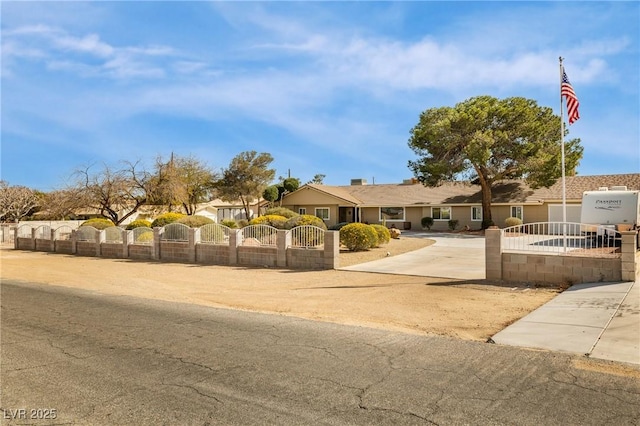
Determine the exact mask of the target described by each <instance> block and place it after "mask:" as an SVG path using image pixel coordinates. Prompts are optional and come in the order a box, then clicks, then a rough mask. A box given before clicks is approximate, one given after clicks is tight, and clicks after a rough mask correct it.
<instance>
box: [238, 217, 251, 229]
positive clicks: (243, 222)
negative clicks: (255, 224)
mask: <svg viewBox="0 0 640 426" xmlns="http://www.w3.org/2000/svg"><path fill="white" fill-rule="evenodd" d="M236 224H237V225H238V228H244V227H245V226H247V225H249V221H248V220H247V219H240V220H238V221H236Z"/></svg>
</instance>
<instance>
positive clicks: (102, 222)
mask: <svg viewBox="0 0 640 426" xmlns="http://www.w3.org/2000/svg"><path fill="white" fill-rule="evenodd" d="M80 226H93V227H94V228H96V229H99V230H102V229H106V228H110V227H112V226H115V225H114V224H113V222H112V221H110V220H109V219H105V218H103V217H96V218H93V219H89V220H85V221H84V222H82V224H81V225H80Z"/></svg>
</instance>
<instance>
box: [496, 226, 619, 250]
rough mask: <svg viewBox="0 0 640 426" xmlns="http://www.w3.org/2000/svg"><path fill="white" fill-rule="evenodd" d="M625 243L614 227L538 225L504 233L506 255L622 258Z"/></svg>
mask: <svg viewBox="0 0 640 426" xmlns="http://www.w3.org/2000/svg"><path fill="white" fill-rule="evenodd" d="M621 242H622V239H621V234H620V232H618V231H616V230H615V229H614V228H613V227H607V226H595V225H586V224H582V223H571V222H537V223H526V224H523V225H516V226H510V227H508V228H504V229H503V230H502V250H503V252H538V253H549V254H553V253H563V254H573V255H585V256H596V257H597V256H602V255H606V256H607V257H609V256H612V255H613V256H616V255H617V256H619V255H620V254H619V253H620V245H621Z"/></svg>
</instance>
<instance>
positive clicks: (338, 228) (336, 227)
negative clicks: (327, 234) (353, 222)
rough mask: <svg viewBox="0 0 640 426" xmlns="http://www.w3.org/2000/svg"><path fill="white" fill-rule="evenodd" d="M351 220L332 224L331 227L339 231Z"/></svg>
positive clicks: (331, 229) (330, 228)
mask: <svg viewBox="0 0 640 426" xmlns="http://www.w3.org/2000/svg"><path fill="white" fill-rule="evenodd" d="M348 224H349V222H340V223H336V224H335V225H331V226H330V227H329V230H330V231H339V230H340V229H342V227H343V226H346V225H348Z"/></svg>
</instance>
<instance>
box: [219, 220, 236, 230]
mask: <svg viewBox="0 0 640 426" xmlns="http://www.w3.org/2000/svg"><path fill="white" fill-rule="evenodd" d="M220 225H224V226H226V227H229V228H231V229H236V228H237V227H238V224H237V223H236V221H235V220H233V219H224V220H223V221H222V222H220Z"/></svg>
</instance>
